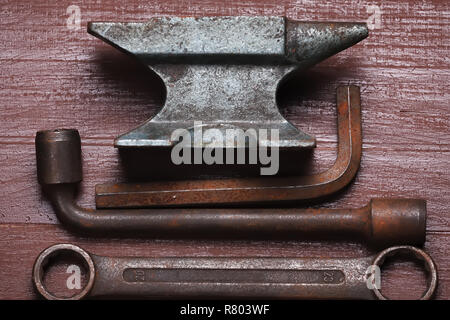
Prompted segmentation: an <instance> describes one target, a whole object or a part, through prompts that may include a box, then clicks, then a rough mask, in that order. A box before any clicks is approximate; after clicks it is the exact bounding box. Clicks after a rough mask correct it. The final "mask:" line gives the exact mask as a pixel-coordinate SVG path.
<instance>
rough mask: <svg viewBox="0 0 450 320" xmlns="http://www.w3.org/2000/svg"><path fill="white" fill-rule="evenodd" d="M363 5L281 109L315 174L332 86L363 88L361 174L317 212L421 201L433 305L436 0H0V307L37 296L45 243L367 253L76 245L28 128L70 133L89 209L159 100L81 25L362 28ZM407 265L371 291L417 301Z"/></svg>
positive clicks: (272, 245)
mask: <svg viewBox="0 0 450 320" xmlns="http://www.w3.org/2000/svg"><path fill="white" fill-rule="evenodd" d="M72 4H74V5H78V6H79V8H80V13H81V27H80V29H78V30H72V29H69V28H68V27H67V19H68V17H69V15H68V14H67V11H66V10H67V8H68V7H69V6H70V5H72ZM369 5H377V6H378V8H379V9H380V13H381V15H380V17H381V22H380V23H379V24H375V28H374V29H373V30H371V33H370V36H369V38H368V39H366V40H364V41H363V42H361V43H360V44H358V45H356V46H355V47H352V48H350V49H348V50H346V51H344V52H342V53H340V54H338V55H336V56H334V57H332V58H330V59H328V60H326V61H324V62H323V63H321V64H319V65H317V66H316V67H314V68H313V69H311V70H310V71H309V72H308V73H307V74H306V75H305V76H304V78H303V79H297V80H296V81H294V82H292V81H291V82H290V83H288V84H286V86H285V87H284V88H282V89H281V90H282V94H283V97H281V99H280V102H281V110H282V113H283V114H284V115H285V117H286V118H287V119H288V120H290V121H292V122H293V123H294V124H295V125H297V126H298V127H299V128H301V129H302V130H303V131H305V132H308V133H310V134H313V135H315V136H316V138H317V148H316V150H315V152H314V157H313V171H318V170H323V169H325V168H327V167H328V166H330V165H331V164H332V162H333V160H334V157H335V155H336V151H335V148H336V132H335V131H336V125H335V110H334V109H335V100H334V95H335V89H336V87H337V86H338V85H340V84H355V85H358V86H360V87H361V96H362V110H363V111H362V118H363V158H362V162H361V169H360V171H359V173H358V175H357V177H356V179H355V181H354V182H353V183H352V185H351V186H350V187H349V188H348V189H346V190H345V191H344V192H342V193H341V194H339V195H338V196H337V197H335V198H334V199H333V201H327V202H325V203H323V204H322V206H325V207H330V208H333V207H358V206H363V205H365V204H366V203H367V202H368V201H369V199H370V198H374V197H393V196H395V197H418V198H425V199H427V200H428V221H427V243H426V245H425V249H426V250H427V251H428V252H429V253H430V254H431V255H432V256H433V258H434V259H435V261H436V263H437V264H438V268H439V271H440V286H439V290H438V294H437V298H439V299H449V298H450V270H449V262H450V257H449V255H448V252H449V248H450V225H449V222H450V215H449V201H450V176H449V171H450V130H449V124H450V119H449V111H450V110H449V98H450V92H449V89H448V88H449V82H450V70H449V69H450V68H449V47H450V40H449V34H450V30H449V25H450V6H449V4H448V1H414V0H409V1H403V2H398V1H370V2H365V1H350V0H340V1H334V2H333V3H331V2H324V1H317V2H314V1H280V0H279V1H273V0H265V1H229V2H226V1H218V0H210V1H171V0H165V1H144V2H140V1H116V2H114V1H104V0H102V1H83V3H80V2H77V3H72V2H71V1H56V0H54V1H42V2H40V1H21V0H1V1H0V7H1V20H0V25H1V28H0V43H1V46H2V47H1V50H0V59H1V64H0V70H1V73H0V77H1V84H2V87H1V90H0V99H1V109H0V110H1V111H0V114H1V117H0V123H1V126H0V161H1V170H0V183H1V193H0V223H1V224H0V298H2V299H30V298H36V297H37V295H36V294H35V293H34V291H33V288H32V283H31V267H32V263H33V261H34V259H35V258H36V256H37V254H38V253H39V252H40V251H41V250H42V249H44V248H45V247H46V246H49V245H51V244H54V243H58V242H63V241H64V242H67V241H69V242H72V243H75V244H79V245H82V246H83V247H85V248H86V249H88V250H90V251H92V252H94V253H98V254H102V255H117V254H120V255H124V254H126V255H155V256H167V255H172V256H174V255H175V256H183V255H190V256H211V255H225V256H232V255H234V256H236V255H241V256H244V255H259V256H266V255H276V256H288V255H289V256H340V255H342V256H361V255H365V254H370V253H373V252H372V251H370V250H369V249H367V248H366V247H365V246H364V245H363V244H354V243H331V242H325V243H323V242H312V243H309V242H300V241H288V242H283V241H212V240H204V241H183V240H154V239H153V240H152V239H149V240H142V239H140V240H139V239H122V240H119V239H107V238H104V239H95V240H93V239H87V238H79V237H77V236H76V235H72V234H69V233H68V232H66V231H65V230H64V228H63V227H61V225H60V224H59V223H58V221H57V219H56V217H55V214H54V212H53V210H52V208H51V207H50V205H49V203H48V201H47V200H46V199H45V198H44V197H43V195H42V193H41V189H40V187H39V186H38V184H37V179H36V168H35V166H36V165H35V152H34V135H35V133H36V131H37V130H43V129H53V128H67V127H70V128H77V129H78V130H79V131H80V134H81V137H82V148H83V160H84V167H83V169H84V181H83V182H82V190H81V195H80V204H82V205H84V206H89V207H93V206H94V185H95V184H97V183H102V182H111V181H123V178H124V173H123V169H122V166H121V163H120V159H119V154H118V152H117V150H116V149H114V148H113V139H114V137H115V136H117V135H119V134H120V133H124V132H126V131H128V130H130V129H132V128H133V127H135V126H137V125H138V124H140V123H142V122H143V121H144V120H146V119H147V118H149V117H150V116H151V115H153V114H154V113H155V112H156V111H157V110H158V108H159V107H160V106H161V105H162V104H163V94H162V92H163V90H164V88H163V85H162V83H161V82H160V81H159V80H158V79H156V77H155V76H154V75H152V74H151V73H150V72H148V71H146V70H145V68H143V67H142V66H140V65H139V64H138V63H137V62H135V61H134V60H133V59H131V58H130V57H128V56H126V55H124V54H123V53H120V52H118V51H117V50H116V49H114V48H112V47H110V46H108V45H107V44H104V43H102V42H101V41H100V40H98V39H96V38H94V37H92V36H90V35H88V34H87V32H86V24H87V22H88V21H107V20H110V21H145V20H146V19H148V18H149V17H152V16H156V15H170V16H176V15H183V16H186V15H190V16H204V15H284V16H287V17H288V18H291V19H298V20H317V21H332V20H334V21H366V20H367V19H368V18H369V17H370V16H371V15H372V14H371V12H372V11H371V10H372V9H371V8H370V7H368V6H369ZM370 22H373V20H371V21H370ZM375 22H376V21H375ZM149 165H151V164H149ZM402 264H404V266H405V268H407V267H408V266H407V263H406V262H404V263H400V267H401V266H402ZM405 268H394V269H395V270H394V269H392V268H388V270H387V271H386V273H387V276H388V280H389V281H386V282H385V283H384V282H383V285H385V289H386V291H388V292H389V293H392V296H393V297H397V298H398V297H402V296H403V294H405V292H406V293H408V292H415V291H417V290H418V288H419V287H420V285H421V283H420V281H416V282H414V281H412V279H411V277H410V276H409V274H408V273H407V272H406V271H405V270H404V269H405ZM408 270H409V271H414V268H412V269H411V268H409V269H408ZM390 275H392V276H390ZM390 279H393V280H392V281H391V280H390ZM394 280H395V281H394ZM405 288H406V289H405ZM397 289H398V290H400V291H402V290H403V291H402V292H401V293H398V290H397ZM417 294H418V293H417Z"/></svg>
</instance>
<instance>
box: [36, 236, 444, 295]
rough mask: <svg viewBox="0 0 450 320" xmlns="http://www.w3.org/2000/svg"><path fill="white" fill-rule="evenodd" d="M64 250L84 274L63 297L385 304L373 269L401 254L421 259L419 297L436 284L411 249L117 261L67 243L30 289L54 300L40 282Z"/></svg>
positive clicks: (49, 253) (430, 267) (40, 268)
mask: <svg viewBox="0 0 450 320" xmlns="http://www.w3.org/2000/svg"><path fill="white" fill-rule="evenodd" d="M67 252H69V253H72V254H76V255H78V256H80V257H81V259H82V261H83V263H84V264H85V266H86V268H87V270H88V273H89V280H88V281H87V285H86V286H85V287H84V288H83V290H82V291H81V292H79V293H78V294H76V295H74V296H72V297H69V298H67V299H82V298H85V297H88V296H89V297H110V298H111V297H138V298H182V297H189V298H205V297H207V298H282V299H287V298H290V299H386V297H384V296H383V295H382V293H381V292H380V290H379V289H378V288H379V287H378V286H377V285H374V283H373V280H376V279H375V278H374V277H375V276H380V272H379V270H380V269H377V267H378V268H379V267H380V266H381V265H382V264H383V262H384V260H385V258H387V257H389V256H391V255H394V254H397V253H399V252H403V253H409V254H413V255H414V256H415V257H417V258H418V259H419V260H423V261H424V264H425V270H426V271H427V273H428V289H427V290H426V292H425V293H424V294H423V295H422V297H421V299H430V298H431V297H432V296H433V294H434V292H435V290H436V287H437V281H438V278H437V269H436V266H435V263H434V262H433V260H432V259H431V257H430V256H429V255H428V254H427V253H425V252H424V251H422V250H420V249H417V248H415V247H412V246H396V247H390V248H388V249H385V250H383V251H381V252H380V253H379V254H377V255H374V256H368V257H363V258H327V259H324V258H264V257H240V258H229V257H220V258H212V257H204V258H190V257H168V258H143V257H137V258H133V257H128V258H123V257H122V258H121V257H102V256H97V255H94V254H91V253H88V252H86V251H84V250H83V249H81V248H79V247H77V246H75V245H72V244H57V245H54V246H51V247H49V248H47V249H45V250H44V251H43V252H42V253H41V254H40V255H39V256H38V258H37V259H36V262H35V264H34V268H33V281H34V284H35V287H36V289H37V291H38V292H39V293H40V294H41V295H42V296H43V297H44V298H47V299H59V297H57V296H55V295H53V294H52V293H51V292H49V291H47V289H46V287H45V285H44V281H43V277H44V274H45V266H46V265H47V264H48V263H49V260H50V259H51V258H52V257H55V255H58V254H61V253H67ZM376 270H378V274H377V271H376ZM380 281H381V280H380ZM375 283H376V281H375Z"/></svg>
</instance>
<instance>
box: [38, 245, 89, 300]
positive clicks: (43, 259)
mask: <svg viewBox="0 0 450 320" xmlns="http://www.w3.org/2000/svg"><path fill="white" fill-rule="evenodd" d="M63 251H66V252H72V253H75V254H76V255H78V256H81V258H82V259H83V260H84V262H85V263H86V265H87V266H88V269H89V280H88V283H87V284H86V286H85V287H84V288H83V290H82V291H81V292H79V293H77V294H75V295H73V296H71V297H68V298H62V297H57V296H55V295H54V294H52V293H50V292H49V291H48V290H47V289H46V287H45V285H44V283H43V276H44V267H45V265H46V264H47V263H48V261H49V259H50V258H51V257H54V256H56V255H57V254H58V253H61V252H63ZM94 278H95V266H94V261H93V260H92V258H91V256H90V255H89V254H88V253H87V252H86V251H84V250H83V249H81V248H80V247H78V246H75V245H73V244H68V243H61V244H56V245H53V246H50V247H48V248H47V249H45V250H44V251H42V252H41V253H40V254H39V256H38V258H37V259H36V261H35V263H34V266H33V283H34V286H35V288H36V290H37V291H38V292H39V293H40V294H41V295H42V296H43V297H44V298H45V299H48V300H80V299H83V298H84V297H86V296H87V295H88V294H89V292H90V291H91V289H92V286H93V285H94Z"/></svg>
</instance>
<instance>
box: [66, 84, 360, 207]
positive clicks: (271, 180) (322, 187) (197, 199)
mask: <svg viewBox="0 0 450 320" xmlns="http://www.w3.org/2000/svg"><path fill="white" fill-rule="evenodd" d="M336 96H337V123H338V153H337V158H336V161H335V163H334V164H333V166H332V167H330V168H329V169H328V170H326V171H324V172H321V173H319V174H315V175H309V176H290V177H282V176H270V177H269V176H262V177H257V178H235V179H216V180H214V179H211V180H188V181H183V180H181V181H172V182H169V181H164V182H149V183H134V184H126V183H123V184H102V185H97V186H96V205H97V208H125V207H152V206H159V207H165V206H196V205H197V206H198V205H206V204H215V205H217V204H220V205H245V204H255V203H258V204H261V203H268V202H272V203H273V202H274V201H279V202H280V201H298V200H308V199H315V198H321V197H325V196H327V195H330V194H333V193H335V192H337V191H339V190H341V189H343V188H344V187H345V186H347V185H348V184H349V183H350V182H351V181H352V180H353V178H354V177H355V175H356V173H357V171H358V168H359V164H360V161H361V151H362V137H361V99H360V90H359V87H357V86H342V87H339V88H338V89H337V94H336ZM74 139H75V137H74Z"/></svg>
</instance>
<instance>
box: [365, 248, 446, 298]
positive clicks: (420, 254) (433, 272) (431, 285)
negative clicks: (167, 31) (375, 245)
mask: <svg viewBox="0 0 450 320" xmlns="http://www.w3.org/2000/svg"><path fill="white" fill-rule="evenodd" d="M398 252H407V253H412V254H413V255H414V256H415V257H416V258H418V259H419V260H422V261H424V262H425V270H426V271H427V272H428V288H427V290H426V291H425V292H424V293H423V295H422V296H421V297H420V299H419V300H429V299H431V298H432V297H433V295H434V293H435V291H436V288H437V282H438V272H437V268H436V264H435V262H434V261H433V259H432V258H431V257H430V256H429V255H428V254H427V253H426V252H425V251H423V250H421V249H419V248H416V247H413V246H394V247H390V248H387V249H385V250H383V251H381V252H380V253H379V254H378V255H377V256H376V257H375V259H374V261H373V265H376V266H378V267H380V268H381V266H382V265H383V263H384V260H385V259H386V258H387V257H389V256H393V255H395V254H396V253H398ZM372 290H373V292H374V294H375V296H376V297H377V298H378V299H380V300H389V298H387V297H386V296H384V295H383V294H382V293H381V291H380V289H377V288H373V289H372Z"/></svg>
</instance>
